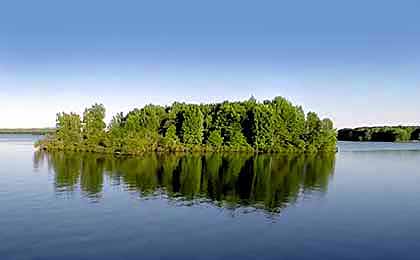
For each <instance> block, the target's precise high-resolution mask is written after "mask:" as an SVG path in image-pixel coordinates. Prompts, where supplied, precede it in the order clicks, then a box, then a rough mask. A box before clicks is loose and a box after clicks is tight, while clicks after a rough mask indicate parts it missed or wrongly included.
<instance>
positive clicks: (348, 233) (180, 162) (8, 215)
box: [0, 135, 420, 260]
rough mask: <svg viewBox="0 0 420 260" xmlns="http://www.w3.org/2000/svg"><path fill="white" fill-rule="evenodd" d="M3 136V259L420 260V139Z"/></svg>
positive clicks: (0, 187) (0, 219) (0, 240)
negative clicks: (147, 143) (125, 146)
mask: <svg viewBox="0 0 420 260" xmlns="http://www.w3.org/2000/svg"><path fill="white" fill-rule="evenodd" d="M38 138H39V137H37V136H30V135H1V136H0V162H1V170H0V259H2V260H5V259H419V258H420V256H419V253H418V250H419V248H420V167H419V166H420V163H419V162H420V144H419V143H409V144H392V143H351V142H350V143H347V142H346V143H343V142H340V143H339V152H338V153H337V154H335V155H323V156H321V155H319V156H281V155H258V156H250V155H243V154H227V155H217V154H213V155H205V156H202V155H170V154H149V155H145V156H142V157H137V158H136V157H117V158H116V157H112V156H107V155H98V154H88V153H72V152H54V153H46V152H41V151H35V150H34V149H33V143H34V141H35V140H36V139H38Z"/></svg>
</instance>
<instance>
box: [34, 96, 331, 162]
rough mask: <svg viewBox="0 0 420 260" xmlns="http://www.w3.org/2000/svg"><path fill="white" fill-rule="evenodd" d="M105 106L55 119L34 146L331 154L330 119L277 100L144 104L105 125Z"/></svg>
mask: <svg viewBox="0 0 420 260" xmlns="http://www.w3.org/2000/svg"><path fill="white" fill-rule="evenodd" d="M104 119H105V107H104V106H103V105H101V104H95V105H93V106H92V107H90V108H87V109H85V111H84V113H83V116H82V117H81V116H80V115H78V114H76V113H64V112H62V113H59V114H57V119H56V121H57V123H56V133H55V134H54V135H51V136H49V137H48V138H45V139H43V140H42V141H40V142H39V143H38V145H39V146H41V147H42V148H44V149H47V150H53V149H59V150H78V151H92V152H108V153H122V154H140V153H144V152H147V151H173V152H178V151H254V152H319V151H335V149H336V130H335V129H334V127H333V122H332V121H331V120H330V119H322V120H321V119H320V118H319V117H318V115H317V114H316V113H314V112H309V113H307V114H306V115H305V113H304V111H303V109H302V107H300V106H295V105H293V104H292V103H291V102H289V101H288V100H286V99H284V98H282V97H276V98H274V99H273V100H265V101H263V102H258V101H257V100H255V99H254V98H251V99H249V100H247V101H243V102H228V101H225V102H222V103H216V104H187V103H179V102H175V103H173V104H172V105H170V106H160V105H152V104H150V105H146V106H144V107H143V108H140V109H138V108H136V109H134V110H132V111H130V112H129V113H127V114H125V115H124V114H123V113H118V114H117V115H115V116H114V117H113V118H112V120H111V122H110V123H109V125H108V126H107V125H106V124H105V122H104Z"/></svg>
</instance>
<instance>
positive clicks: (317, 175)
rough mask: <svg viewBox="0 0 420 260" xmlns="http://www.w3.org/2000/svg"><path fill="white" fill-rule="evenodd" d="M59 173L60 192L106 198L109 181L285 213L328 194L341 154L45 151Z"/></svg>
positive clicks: (41, 155) (145, 192) (146, 192)
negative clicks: (122, 154) (310, 197)
mask: <svg viewBox="0 0 420 260" xmlns="http://www.w3.org/2000/svg"><path fill="white" fill-rule="evenodd" d="M43 161H46V162H47V165H48V166H49V168H50V169H52V171H53V172H54V178H55V182H54V184H55V188H56V191H57V192H64V191H65V192H68V191H74V190H75V188H76V187H78V186H80V189H81V191H82V192H83V194H85V195H87V196H89V197H94V198H100V197H101V193H102V191H103V187H104V177H105V178H107V179H108V180H109V181H110V183H111V185H118V186H121V187H124V189H126V190H128V191H135V192H137V193H138V194H139V195H140V196H142V197H146V198H147V197H149V196H153V195H154V194H156V193H163V194H165V195H166V196H167V197H168V198H169V199H172V198H173V199H175V198H176V199H179V198H180V197H181V198H182V199H183V200H186V201H191V202H196V201H199V200H202V199H205V200H206V201H211V202H212V203H214V204H215V205H218V206H221V207H226V208H237V207H244V206H246V207H254V208H263V209H264V210H267V211H270V212H279V211H280V210H281V209H282V208H284V207H286V206H287V205H290V204H293V203H295V202H296V201H297V200H298V199H299V198H300V197H301V196H303V195H304V194H311V195H313V194H318V195H322V194H323V193H325V192H326V191H327V187H328V182H329V180H330V177H331V175H332V174H333V172H334V164H335V155H334V154H324V155H316V156H282V155H278V154H275V155H268V154H264V155H244V154H229V155H224V154H206V155H200V154H156V153H151V154H147V155H144V156H142V157H114V156H110V155H101V154H93V153H77V152H48V153H47V152H44V151H37V152H36V153H35V155H34V167H40V165H42V162H43Z"/></svg>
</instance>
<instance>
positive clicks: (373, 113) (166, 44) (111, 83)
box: [0, 0, 420, 128]
mask: <svg viewBox="0 0 420 260" xmlns="http://www.w3.org/2000/svg"><path fill="white" fill-rule="evenodd" d="M419 14H420V2H419V1H404V0H399V1H391V0H390V1H384V0H369V1H367V0H352V1H344V0H328V1H323V0H317V1H313V0H308V1H299V0H294V1H281V0H268V1H263V0H261V1H256V0H254V1H247V0H212V1H200V0H190V1H185V0H176V1H169V0H167V1H161V0H153V1H142V0H136V1H129V0H119V1H116V0H115V1H111V0H71V1H68V0H37V1H29V0H26V1H24V0H4V1H2V3H1V6H0V104H1V105H0V127H46V126H54V124H55V114H56V112H60V111H75V112H82V110H83V108H84V107H86V106H88V105H91V104H92V103H94V102H100V103H103V104H104V105H105V106H106V107H107V110H108V111H107V112H108V115H109V117H108V118H110V116H111V115H112V114H115V113H116V112H119V111H124V112H127V111H128V110H129V109H132V108H134V107H140V106H143V105H144V104H146V103H156V104H169V103H171V102H173V101H175V100H178V101H187V102H216V101H222V100H225V99H229V100H242V99H247V98H249V97H250V96H251V95H254V96H255V97H256V98H257V99H267V98H272V97H274V96H278V95H280V96H284V97H286V98H288V99H289V100H291V101H292V102H295V103H297V104H300V105H302V106H303V107H304V108H305V109H306V110H307V111H309V110H312V111H315V112H317V113H319V114H320V115H321V116H323V117H331V118H332V119H333V120H334V121H335V123H336V126H337V127H339V128H341V127H354V126H362V125H384V124H417V125H420V102H419V97H420V15H419Z"/></svg>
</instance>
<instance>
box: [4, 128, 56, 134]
mask: <svg viewBox="0 0 420 260" xmlns="http://www.w3.org/2000/svg"><path fill="white" fill-rule="evenodd" d="M55 131H56V130H55V128H1V129H0V135H2V134H31V135H46V134H52V133H55Z"/></svg>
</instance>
